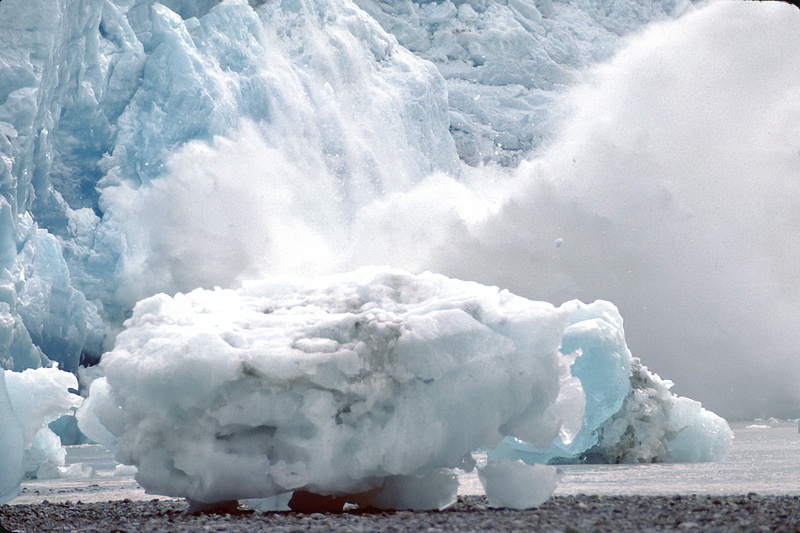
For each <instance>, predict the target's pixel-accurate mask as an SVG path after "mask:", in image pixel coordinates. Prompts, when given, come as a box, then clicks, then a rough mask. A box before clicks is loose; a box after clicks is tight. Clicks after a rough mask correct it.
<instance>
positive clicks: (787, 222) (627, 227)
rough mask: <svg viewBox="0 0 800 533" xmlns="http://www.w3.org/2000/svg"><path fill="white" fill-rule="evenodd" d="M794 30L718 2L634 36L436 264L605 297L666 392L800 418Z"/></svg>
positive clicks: (799, 15) (768, 10) (556, 295)
mask: <svg viewBox="0 0 800 533" xmlns="http://www.w3.org/2000/svg"><path fill="white" fill-rule="evenodd" d="M798 39H800V12H798V11H797V10H796V9H795V8H793V7H791V6H788V5H785V4H784V5H778V4H770V5H764V4H761V3H729V2H723V3H717V4H713V5H710V6H708V7H706V8H704V9H701V10H699V11H697V12H696V13H693V14H691V15H689V16H686V17H684V18H682V19H680V20H678V21H675V22H669V23H665V24H660V25H657V26H654V27H651V28H649V29H648V30H647V31H645V32H644V33H643V34H641V35H638V36H636V37H634V38H632V39H631V40H630V41H629V43H628V44H627V46H626V47H625V48H624V49H623V50H622V51H621V52H620V53H619V54H617V56H616V57H615V58H614V59H613V60H612V61H611V62H610V63H608V64H606V65H603V66H601V67H599V68H598V69H597V70H596V71H595V72H594V73H593V74H592V76H591V77H590V81H589V82H588V83H587V84H585V85H583V86H581V87H578V88H576V89H575V90H574V91H572V92H571V93H570V94H569V95H568V97H567V104H568V105H569V106H570V109H571V115H570V117H569V118H568V119H567V120H566V122H565V123H564V124H563V127H562V129H561V131H560V133H559V135H558V137H557V140H556V141H555V142H554V143H553V144H552V145H551V146H550V147H549V148H547V149H546V150H545V151H544V152H543V153H541V154H540V155H539V156H538V157H537V158H535V159H534V160H532V161H531V162H529V163H527V164H525V165H523V166H522V167H521V168H520V169H519V174H520V175H521V176H522V177H523V179H525V180H526V181H525V183H526V187H525V190H524V192H522V193H520V194H517V195H515V196H514V197H513V199H512V200H511V201H510V202H509V203H508V204H507V205H506V206H505V207H504V209H503V210H502V212H500V213H499V214H498V215H496V216H494V217H492V218H491V219H490V220H488V221H487V222H486V223H485V224H483V225H482V226H481V227H480V228H478V230H477V231H475V232H473V233H472V234H471V235H470V236H469V238H467V239H465V240H464V242H462V243H461V245H460V246H459V247H458V252H457V253H456V254H453V255H451V256H450V257H446V258H444V260H443V262H442V263H441V264H440V269H441V270H444V271H446V272H448V273H450V274H453V275H457V276H462V277H467V278H472V279H477V280H479V281H486V282H493V283H500V284H502V285H504V286H507V287H508V288H510V289H511V290H512V291H515V292H517V293H520V294H524V295H526V296H530V297H536V298H544V299H548V300H555V301H558V300H563V299H565V298H568V297H579V298H582V299H585V300H591V299H594V298H604V299H609V300H611V301H613V302H615V303H616V304H617V305H618V306H619V307H620V309H621V312H622V315H623V316H624V317H625V320H626V333H627V337H628V340H629V343H630V345H631V347H632V349H633V351H634V353H635V354H638V355H640V356H641V357H642V358H643V360H644V361H645V362H646V363H647V364H650V365H651V367H653V368H654V369H655V370H656V371H659V372H662V373H663V374H664V375H666V376H668V377H670V378H671V379H673V380H674V381H675V382H676V383H677V384H678V387H677V388H678V390H679V391H680V392H682V393H685V394H686V395H688V396H691V397H693V398H697V399H700V400H702V401H704V403H705V404H706V405H707V406H708V407H710V408H712V409H714V410H717V411H718V412H720V413H722V414H725V415H728V416H737V415H739V416H755V415H758V414H775V415H782V416H797V410H798V408H799V407H800V404H799V403H798V397H800V390H798V386H797V384H798V381H800V379H799V378H800V360H798V358H797V355H796V346H798V345H800V327H798V325H800V274H798V270H797V266H796V265H797V264H798V260H800V234H799V233H798V228H800V210H799V209H798V208H800V195H799V194H798V193H799V192H800V98H798V95H800V61H799V60H797V59H795V58H791V59H789V58H787V57H786V55H785V54H784V53H783V52H782V50H785V49H786V47H790V46H791V43H796V42H798ZM556 239H562V240H559V241H558V242H559V243H560V246H555V245H554V243H555V242H556Z"/></svg>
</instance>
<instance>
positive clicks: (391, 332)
mask: <svg viewBox="0 0 800 533" xmlns="http://www.w3.org/2000/svg"><path fill="white" fill-rule="evenodd" d="M566 319H567V313H566V312H565V311H564V310H560V309H558V308H555V307H554V306H552V305H551V304H547V303H543V302H532V301H529V300H526V299H524V298H520V297H518V296H514V295H512V294H510V293H508V292H507V291H501V290H499V289H497V288H495V287H485V286H481V285H477V284H475V283H470V282H463V281H457V280H451V279H448V278H445V277H444V276H440V275H434V274H422V275H418V276H414V275H411V274H407V273H404V272H401V271H394V270H389V269H379V268H364V269H361V270H358V271H355V272H353V273H350V274H342V275H338V276H334V277H330V278H324V277H323V278H313V279H311V280H308V281H297V282H290V281H287V282H280V281H278V280H274V279H273V280H265V281H262V282H248V283H245V284H244V285H243V287H242V288H241V289H239V290H230V289H227V290H225V289H218V290H199V289H198V290H195V291H192V292H190V293H188V294H185V295H184V294H178V295H176V296H175V297H168V296H166V295H158V296H154V297H151V298H149V299H145V300H143V301H141V302H139V303H138V304H137V306H136V307H135V309H134V313H133V316H132V317H131V319H130V320H129V321H128V322H127V327H126V329H125V330H124V331H123V332H121V333H120V334H119V335H118V337H117V344H116V346H115V348H114V350H112V351H110V352H108V353H107V354H105V355H104V356H103V359H102V361H101V362H100V366H101V367H102V369H103V370H104V373H105V377H102V378H99V379H97V380H95V381H94V382H93V383H92V386H91V392H90V394H89V397H88V399H87V401H86V403H85V404H84V405H83V406H82V407H81V409H80V411H79V413H78V418H79V422H80V427H81V429H82V430H83V431H84V432H85V433H86V434H87V435H89V436H90V437H91V438H93V439H95V440H98V441H100V442H103V443H104V444H107V445H109V446H110V447H111V448H112V449H114V450H115V452H116V457H117V460H118V461H120V462H121V463H125V464H131V465H135V466H136V467H137V469H138V472H137V475H136V479H137V481H138V482H139V483H140V484H141V485H142V486H143V487H144V488H145V489H146V490H147V491H149V492H153V493H157V494H165V495H170V496H179V497H186V498H188V499H190V500H191V501H192V502H194V503H195V504H197V505H204V504H213V503H215V502H224V501H228V500H238V499H251V498H268V497H272V496H276V495H279V494H282V493H287V492H300V491H306V492H311V493H314V494H319V495H323V496H335V497H351V498H353V499H354V500H350V501H358V502H361V503H369V504H370V505H374V506H380V507H389V508H397V507H398V506H400V507H409V506H410V507H411V508H442V507H445V506H447V505H448V504H449V503H452V502H453V501H455V500H454V499H455V490H456V488H457V482H454V481H453V480H454V476H453V474H452V473H447V471H442V469H452V468H455V467H459V466H463V465H465V461H466V462H468V459H465V457H466V458H468V457H469V454H470V452H472V451H473V450H476V449H479V448H486V447H493V446H495V445H496V444H498V443H499V442H500V440H501V439H502V437H503V436H504V435H514V436H518V437H520V438H523V439H526V440H528V441H534V442H546V441H549V440H551V439H552V438H553V437H555V435H556V434H557V433H558V432H559V429H560V427H561V425H562V420H560V419H559V418H556V417H555V416H553V415H552V414H551V413H550V411H549V409H550V408H551V407H553V406H554V404H556V400H557V399H558V398H562V399H563V398H569V401H572V402H573V405H571V406H562V410H564V411H568V412H570V411H574V410H580V408H581V405H582V402H581V401H579V400H580V399H576V398H575V396H574V395H573V396H568V395H559V389H560V388H561V387H562V385H561V378H560V376H561V373H562V372H561V371H560V367H559V365H566V364H567V361H568V359H566V358H562V357H559V356H558V345H559V342H560V340H561V334H562V332H563V330H564V327H565V321H566ZM571 384H572V386H578V385H577V383H575V382H572V383H571ZM562 402H563V400H562ZM572 430H573V431H575V430H576V428H573V429H572ZM443 476H444V477H443ZM437 480H438V481H437ZM447 480H450V481H447ZM420 486H428V487H429V488H430V489H429V491H428V492H429V493H430V494H429V498H422V499H421V500H420V498H421V496H419V497H417V499H416V500H415V499H414V498H412V499H411V500H409V499H408V498H409V497H411V496H413V494H414V492H415V491H414V490H412V488H413V487H420ZM434 487H438V488H437V489H436V490H433V488H434ZM404 494H408V497H406V496H403V495H404Z"/></svg>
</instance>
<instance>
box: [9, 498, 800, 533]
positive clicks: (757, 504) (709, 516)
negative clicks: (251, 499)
mask: <svg viewBox="0 0 800 533" xmlns="http://www.w3.org/2000/svg"><path fill="white" fill-rule="evenodd" d="M0 524H2V526H3V527H5V528H6V530H8V531H16V532H19V533H28V532H30V533H33V532H37V533H38V532H48V531H86V532H97V533H100V532H102V533H106V532H108V531H118V532H139V531H150V532H154V533H158V532H167V531H170V532H173V531H178V532H181V531H226V532H234V533H235V532H250V531H272V532H276V533H282V532H289V531H311V532H314V531H319V532H322V531H343V532H355V531H398V532H399V531H436V532H439V531H463V532H475V531H542V532H553V533H555V532H572V533H581V532H590V531H591V532H595V531H597V532H606V531H608V532H626V531H631V532H633V531H636V532H659V531H704V532H705V531H710V532H720V533H722V532H726V533H727V532H737V531H738V532H748V533H749V532H751V531H773V532H792V531H795V532H796V531H800V497H798V496H759V495H756V494H752V493H751V494H747V495H745V496H719V495H714V496H710V495H688V496H687V495H684V496H586V495H578V496H555V497H553V498H551V499H550V500H548V501H547V502H545V503H544V504H543V505H542V506H540V507H538V508H536V509H531V510H527V511H517V510H510V509H497V508H493V507H491V506H489V503H488V501H487V500H486V498H485V497H484V496H464V497H460V498H459V500H458V503H457V504H456V505H455V506H453V507H452V508H450V509H447V510H445V511H427V512H407V511H400V512H386V511H370V510H363V509H354V510H349V511H346V512H344V513H338V514H334V513H309V514H301V513H292V512H281V513H254V512H252V511H250V510H245V509H243V508H241V509H240V512H237V513H234V514H225V515H219V514H190V513H188V505H187V504H186V502H184V501H183V500H148V501H131V500H120V501H109V502H101V503H86V502H84V503H76V504H71V503H67V502H64V503H49V502H42V503H41V504H32V505H2V506H0ZM0 531H2V529H0Z"/></svg>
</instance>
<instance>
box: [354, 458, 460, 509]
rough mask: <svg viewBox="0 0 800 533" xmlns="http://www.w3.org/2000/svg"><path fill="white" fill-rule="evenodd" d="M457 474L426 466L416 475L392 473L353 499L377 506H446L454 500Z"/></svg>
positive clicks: (423, 507) (404, 507) (390, 507)
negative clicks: (428, 468)
mask: <svg viewBox="0 0 800 533" xmlns="http://www.w3.org/2000/svg"><path fill="white" fill-rule="evenodd" d="M457 492H458V477H457V476H456V474H455V473H454V472H453V471H452V470H451V469H449V468H440V469H434V470H429V471H427V472H425V473H424V474H422V475H419V476H413V475H412V476H392V477H387V478H385V479H384V480H383V485H381V487H380V488H378V489H375V490H373V491H369V492H367V493H366V494H363V495H359V496H358V497H357V498H355V499H356V502H355V503H358V504H360V505H365V506H367V507H377V508H378V509H405V510H409V511H414V510H425V509H439V510H442V509H446V508H448V507H450V506H451V505H454V504H455V503H456V498H457Z"/></svg>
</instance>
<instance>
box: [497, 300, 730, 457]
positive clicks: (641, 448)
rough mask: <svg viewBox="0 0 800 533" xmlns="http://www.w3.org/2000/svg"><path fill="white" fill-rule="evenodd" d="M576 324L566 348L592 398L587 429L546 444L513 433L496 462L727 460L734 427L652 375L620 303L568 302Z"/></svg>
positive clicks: (571, 327) (563, 348)
mask: <svg viewBox="0 0 800 533" xmlns="http://www.w3.org/2000/svg"><path fill="white" fill-rule="evenodd" d="M562 307H563V308H567V309H571V314H570V322H571V325H569V326H568V327H567V328H566V330H565V331H564V336H563V339H562V342H561V346H560V352H561V353H562V355H563V354H573V357H574V362H573V363H572V364H571V367H570V372H571V375H572V376H574V377H575V378H577V379H578V380H579V381H580V384H581V389H582V390H583V392H584V394H585V398H586V400H585V401H586V403H585V408H584V414H583V420H582V424H581V426H580V431H579V432H578V433H577V435H574V436H572V435H570V436H568V438H562V437H559V438H556V439H554V440H553V442H552V443H550V445H549V446H548V447H546V448H537V447H536V446H532V445H530V444H528V443H525V442H522V441H520V440H519V439H513V438H508V439H506V440H504V441H503V443H501V444H500V445H498V446H497V447H496V448H494V449H493V450H491V451H490V452H489V457H490V458H491V459H492V460H493V461H496V462H499V461H502V460H507V459H517V460H522V461H524V462H526V463H529V464H536V463H549V464H567V463H603V464H617V463H655V462H668V463H682V462H687V463H690V462H706V461H722V460H724V459H725V457H726V456H727V455H728V452H729V451H730V448H731V445H732V444H733V431H731V428H730V426H729V425H728V423H727V422H726V421H725V420H724V419H723V418H721V417H719V416H717V415H716V414H714V413H712V412H710V411H707V410H706V409H703V407H702V406H701V404H700V403H699V402H696V401H694V400H691V399H689V398H684V397H680V396H677V395H675V394H673V393H672V392H671V391H670V388H671V387H672V383H671V382H670V381H667V380H662V379H661V378H660V377H659V376H658V374H653V373H651V372H650V371H649V370H648V369H647V367H646V366H644V365H642V363H641V361H640V360H639V359H638V358H636V357H633V355H632V354H631V352H630V350H629V349H628V346H627V344H626V342H625V334H624V330H623V327H622V317H621V316H620V315H619V312H618V310H617V309H616V307H614V306H613V305H611V304H609V303H607V302H595V303H594V304H592V305H589V306H587V305H584V304H581V303H580V302H570V303H567V304H564V306H562Z"/></svg>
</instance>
